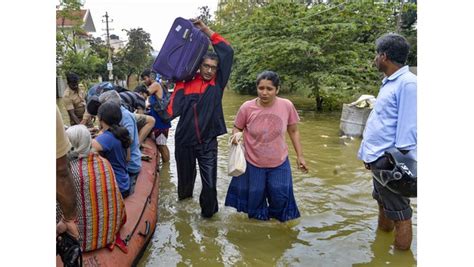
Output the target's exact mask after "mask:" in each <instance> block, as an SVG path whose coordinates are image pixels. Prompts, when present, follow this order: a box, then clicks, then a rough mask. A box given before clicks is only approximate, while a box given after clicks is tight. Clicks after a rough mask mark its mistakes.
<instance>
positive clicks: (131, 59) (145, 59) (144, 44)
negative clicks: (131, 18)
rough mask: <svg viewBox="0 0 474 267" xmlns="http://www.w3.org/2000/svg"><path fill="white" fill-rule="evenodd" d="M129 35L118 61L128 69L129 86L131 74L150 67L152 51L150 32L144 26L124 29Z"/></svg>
mask: <svg viewBox="0 0 474 267" xmlns="http://www.w3.org/2000/svg"><path fill="white" fill-rule="evenodd" d="M124 31H126V32H127V35H128V43H127V45H126V46H125V48H124V49H123V50H122V51H121V52H122V53H120V59H119V60H118V62H120V64H121V65H122V66H123V68H124V70H125V71H126V78H127V86H128V85H129V79H130V76H132V75H133V74H137V75H139V74H140V73H141V72H142V71H143V69H144V68H149V67H150V66H149V64H148V63H149V62H150V60H151V59H150V58H152V55H151V52H152V51H153V47H152V46H151V39H150V34H149V33H147V32H145V31H144V30H143V29H142V28H136V29H130V30H124Z"/></svg>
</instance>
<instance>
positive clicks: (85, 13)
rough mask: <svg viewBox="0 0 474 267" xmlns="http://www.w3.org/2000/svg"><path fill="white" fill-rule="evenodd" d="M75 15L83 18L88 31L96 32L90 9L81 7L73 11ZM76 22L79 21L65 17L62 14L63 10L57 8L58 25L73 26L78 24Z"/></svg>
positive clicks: (83, 26) (83, 25) (84, 27)
mask: <svg viewBox="0 0 474 267" xmlns="http://www.w3.org/2000/svg"><path fill="white" fill-rule="evenodd" d="M72 15H73V16H76V17H79V18H81V22H82V23H83V24H82V28H83V29H84V30H85V31H86V32H95V26H94V22H93V21H92V16H91V13H90V11H89V9H81V10H77V11H73V12H72ZM63 21H64V23H63ZM74 23H77V22H76V21H75V20H71V19H68V18H64V17H62V16H61V10H56V27H61V26H63V27H72V26H76V25H74Z"/></svg>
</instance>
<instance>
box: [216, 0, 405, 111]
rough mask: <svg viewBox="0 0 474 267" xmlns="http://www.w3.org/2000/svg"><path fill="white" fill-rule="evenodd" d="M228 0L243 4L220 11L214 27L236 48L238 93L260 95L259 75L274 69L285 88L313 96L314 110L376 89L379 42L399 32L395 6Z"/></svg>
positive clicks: (234, 85) (337, 106) (284, 90)
mask: <svg viewBox="0 0 474 267" xmlns="http://www.w3.org/2000/svg"><path fill="white" fill-rule="evenodd" d="M230 2H231V4H232V5H233V7H234V8H236V7H238V8H237V9H232V10H227V8H228V6H226V7H225V8H223V9H221V11H219V12H217V14H216V17H217V19H216V24H217V25H216V26H217V27H218V31H219V32H220V33H222V34H223V35H224V36H226V38H228V39H229V41H230V42H231V43H232V46H233V47H234V50H235V56H234V66H233V73H232V76H231V83H230V84H231V86H232V88H233V89H234V90H237V91H239V92H241V93H252V94H255V93H256V92H255V85H254V82H255V77H256V75H257V74H258V73H259V72H261V71H263V70H265V69H270V70H274V71H277V72H278V73H279V74H280V76H281V78H282V82H283V84H282V93H295V92H298V93H300V94H304V95H308V96H310V97H312V98H313V99H314V100H315V107H316V109H317V110H323V109H326V110H334V109H340V108H341V106H342V105H341V103H343V102H348V101H350V102H352V101H353V100H354V97H358V96H359V95H360V94H367V93H369V94H376V93H377V90H378V87H379V83H380V73H378V72H377V70H376V69H375V68H374V67H373V58H374V55H375V54H374V50H375V47H374V41H375V39H376V38H377V37H379V36H380V35H382V34H384V33H387V32H390V31H392V32H393V31H396V26H397V16H396V14H394V12H393V10H394V7H395V6H396V5H398V4H397V3H373V2H362V1H354V2H346V1H331V4H318V3H314V2H313V3H312V4H311V5H308V2H307V1H297V2H294V1H289V0H286V1H284V0H279V1H277V0H276V1H271V3H266V4H263V3H260V4H253V5H252V6H251V7H249V3H248V2H247V3H244V2H245V1H242V2H240V3H239V1H230ZM268 2H270V1H268ZM232 14H241V15H238V16H237V17H239V19H237V17H235V19H233V18H234V17H233V15H232ZM219 19H220V20H219ZM230 22H231V23H230Z"/></svg>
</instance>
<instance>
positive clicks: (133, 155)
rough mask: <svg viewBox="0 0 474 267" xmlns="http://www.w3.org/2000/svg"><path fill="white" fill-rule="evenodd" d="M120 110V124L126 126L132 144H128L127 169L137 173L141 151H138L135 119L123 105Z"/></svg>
mask: <svg viewBox="0 0 474 267" xmlns="http://www.w3.org/2000/svg"><path fill="white" fill-rule="evenodd" d="M120 111H122V120H121V121H120V126H122V127H125V128H127V130H128V133H129V134H130V138H131V139H132V144H131V145H130V161H129V162H128V164H127V171H128V172H129V173H139V172H140V169H141V167H142V152H141V151H140V144H139V142H138V141H139V140H138V129H137V119H136V118H135V114H133V113H131V112H130V111H128V110H127V109H126V108H124V107H123V106H120Z"/></svg>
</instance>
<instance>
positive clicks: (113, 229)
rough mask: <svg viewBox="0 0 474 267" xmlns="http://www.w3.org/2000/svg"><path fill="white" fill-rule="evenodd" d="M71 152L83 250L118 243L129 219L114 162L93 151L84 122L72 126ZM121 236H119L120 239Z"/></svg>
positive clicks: (70, 160)
mask: <svg viewBox="0 0 474 267" xmlns="http://www.w3.org/2000/svg"><path fill="white" fill-rule="evenodd" d="M66 134H67V136H68V138H69V141H70V142H71V146H72V148H71V150H70V151H69V153H68V159H69V167H70V169H71V172H72V176H73V181H74V187H75V191H76V192H77V194H76V195H77V197H76V199H77V200H76V201H77V203H78V205H77V209H76V213H77V226H78V228H79V235H80V244H81V249H82V251H83V252H86V251H91V250H95V249H99V248H102V247H105V246H107V245H109V246H110V245H111V244H114V243H115V241H116V240H119V239H120V236H119V235H118V234H119V230H120V227H121V226H122V225H123V223H125V218H126V215H125V205H124V202H123V199H122V196H121V194H120V191H119V190H120V189H119V187H118V185H117V182H116V180H115V174H114V170H113V167H112V165H111V164H110V162H109V161H108V160H107V159H105V158H103V157H101V156H100V155H99V154H97V153H92V152H91V143H92V139H91V136H90V133H89V130H88V129H87V127H85V126H84V125H74V126H72V127H69V128H68V129H67V131H66ZM116 238H118V239H116Z"/></svg>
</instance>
